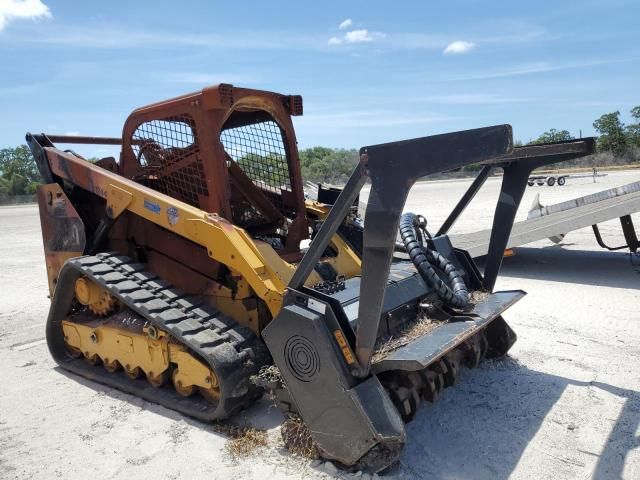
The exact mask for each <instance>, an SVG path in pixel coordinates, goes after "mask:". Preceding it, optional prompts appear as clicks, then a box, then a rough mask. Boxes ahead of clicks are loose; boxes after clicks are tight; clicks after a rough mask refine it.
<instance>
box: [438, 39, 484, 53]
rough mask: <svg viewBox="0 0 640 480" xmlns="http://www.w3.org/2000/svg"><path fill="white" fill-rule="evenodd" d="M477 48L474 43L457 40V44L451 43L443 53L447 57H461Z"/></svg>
mask: <svg viewBox="0 0 640 480" xmlns="http://www.w3.org/2000/svg"><path fill="white" fill-rule="evenodd" d="M475 46H476V44H475V43H473V42H465V41H464V40H456V41H455V42H452V43H450V44H449V45H447V47H446V48H445V49H444V51H443V52H442V53H444V54H445V55H459V54H462V53H467V52H470V51H471V50H473V48H474V47H475Z"/></svg>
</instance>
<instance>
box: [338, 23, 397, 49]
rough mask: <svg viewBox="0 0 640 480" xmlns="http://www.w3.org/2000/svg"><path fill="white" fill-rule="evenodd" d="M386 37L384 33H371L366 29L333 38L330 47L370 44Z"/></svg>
mask: <svg viewBox="0 0 640 480" xmlns="http://www.w3.org/2000/svg"><path fill="white" fill-rule="evenodd" d="M343 23H344V22H343ZM385 37H386V35H385V34H384V33H382V32H370V31H369V30H367V29H366V28H360V29H357V30H351V31H349V32H345V34H344V35H343V36H341V37H331V38H330V39H329V42H328V43H329V45H342V44H343V43H345V44H346V43H370V42H373V41H375V40H380V39H383V38H385Z"/></svg>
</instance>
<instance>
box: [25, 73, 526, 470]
mask: <svg viewBox="0 0 640 480" xmlns="http://www.w3.org/2000/svg"><path fill="white" fill-rule="evenodd" d="M301 114H302V99H301V97H300V96H284V95H279V94H275V93H271V92H266V91H258V90H251V89H244V88H236V87H233V86H232V85H228V84H221V85H218V86H214V87H209V88H205V89H203V90H202V91H200V92H197V93H194V94H190V95H185V96H182V97H178V98H174V99H171V100H168V101H165V102H161V103H156V104H153V105H150V106H147V107H144V108H140V109H137V110H135V111H134V112H133V113H131V115H130V116H129V117H128V119H127V120H126V123H125V124H124V129H123V133H122V138H121V139H120V138H105V137H70V136H54V135H46V134H27V137H26V138H27V142H28V144H29V146H30V148H31V151H32V152H33V155H34V158H35V160H36V162H37V164H38V167H39V170H40V173H41V175H42V178H43V184H42V185H40V186H39V187H38V202H39V209H40V217H41V223H42V234H43V240H44V251H45V260H46V268H47V274H48V280H49V289H50V294H51V309H50V313H49V317H48V320H47V325H46V333H47V342H48V346H49V350H50V352H51V354H52V356H53V357H54V358H55V360H56V361H57V362H58V363H59V365H60V366H61V367H62V368H64V369H67V370H69V371H71V372H73V373H75V374H77V375H80V376H82V377H85V378H88V379H91V380H95V381H97V382H101V383H103V384H106V385H109V386H111V387H114V388H117V389H120V390H123V391H125V392H129V393H131V394H133V395H138V396H140V397H142V398H144V399H146V400H148V401H151V402H157V403H159V404H161V405H164V406H166V407H168V408H171V409H174V410H177V411H179V412H182V413H183V414H185V415H189V416H191V417H195V418H198V419H201V420H204V421H213V420H220V419H224V418H227V417H229V416H231V415H233V414H235V413H236V412H238V411H239V410H241V409H243V408H245V407H247V406H248V405H250V404H251V403H252V402H254V401H255V400H256V399H257V398H259V397H260V396H261V395H262V394H263V391H264V387H265V386H266V387H267V388H268V389H269V390H270V393H272V394H273V396H274V398H275V399H276V401H277V403H278V405H279V406H280V407H281V408H282V409H283V411H284V412H285V414H286V415H298V416H299V417H300V418H301V419H302V421H304V423H305V424H306V425H307V427H308V428H309V431H310V432H311V435H312V438H313V441H314V443H315V445H316V448H317V450H318V452H319V453H320V454H321V455H322V456H323V457H324V458H327V459H331V460H335V461H337V462H339V463H340V464H342V465H344V466H346V467H354V468H361V469H366V470H369V471H375V472H377V471H381V470H383V469H385V468H386V467H388V466H389V465H391V464H393V463H394V462H396V461H397V460H398V458H399V455H400V452H401V449H402V447H403V444H404V442H405V430H404V422H407V421H409V420H411V418H412V417H413V415H414V414H415V412H416V410H417V408H418V406H419V404H420V402H421V400H428V401H434V400H435V399H436V397H437V396H438V393H439V392H440V391H441V389H442V388H444V387H448V386H451V385H453V384H454V383H455V382H456V377H457V375H458V371H459V369H460V368H462V367H465V366H466V367H474V366H476V365H478V362H480V360H482V359H483V358H495V357H499V356H501V355H504V354H505V353H506V352H507V351H508V350H509V348H510V347H511V346H512V344H513V343H514V341H515V340H516V335H515V334H514V332H513V331H512V330H511V329H510V328H509V326H508V325H507V324H506V323H505V321H504V320H503V318H502V313H503V312H504V311H505V310H506V309H507V308H508V307H510V306H511V305H512V304H513V303H514V302H516V301H517V300H519V299H520V298H521V297H522V296H523V295H524V292H522V291H519V290H518V291H502V292H493V287H494V284H495V281H496V277H497V275H498V270H499V267H500V262H501V260H502V252H503V251H504V248H505V245H506V242H507V239H508V237H509V232H510V228H511V225H512V222H513V218H514V215H515V210H516V209H517V207H518V204H519V202H520V199H521V197H522V192H523V191H524V188H525V186H526V178H527V176H528V174H526V173H522V172H520V173H518V172H519V171H518V170H517V169H516V170H514V172H515V173H514V175H515V176H510V175H509V174H508V172H510V171H511V170H509V168H510V167H511V166H513V165H514V164H515V163H517V162H515V163H514V162H511V160H510V159H511V158H512V156H513V153H512V132H511V127H510V126H508V125H500V126H493V127H488V128H480V129H476V130H468V131H462V132H456V133H449V134H443V135H435V136H430V137H424V138H417V139H413V140H406V141H400V142H395V143H387V144H382V145H374V146H369V147H364V148H362V149H361V150H360V162H359V164H358V165H357V166H356V168H355V170H354V172H353V174H352V175H351V177H350V179H349V180H348V182H347V183H346V185H345V186H344V188H343V189H341V190H336V189H330V188H329V189H327V188H323V187H322V186H320V188H319V191H318V199H317V200H305V196H304V192H303V182H302V178H301V173H300V164H299V159H298V153H297V147H296V137H295V133H294V129H293V124H292V116H296V115H301ZM73 143H76V144H111V145H120V146H121V153H120V158H119V161H116V160H115V159H114V158H103V159H101V160H98V161H96V162H95V163H92V162H89V161H87V160H86V159H85V158H84V157H82V156H81V155H80V154H78V153H76V152H74V151H73V150H62V149H61V148H58V147H56V144H73ZM500 159H502V160H500ZM481 162H485V163H491V162H494V163H495V164H496V165H498V164H499V165H501V166H503V168H505V176H504V179H503V186H502V193H501V195H500V199H499V202H498V204H497V207H496V212H495V219H494V229H493V232H492V236H491V245H490V247H489V254H488V255H487V264H486V268H485V270H484V274H481V272H480V271H479V269H478V268H477V267H476V264H475V263H474V261H473V259H472V258H471V257H470V256H469V255H468V254H467V253H466V252H465V251H463V250H459V249H456V248H455V246H454V245H452V244H451V242H450V241H449V238H448V237H447V235H440V236H431V235H430V233H429V230H428V228H427V221H426V219H425V218H424V217H421V216H419V215H414V214H412V213H405V214H403V208H404V203H405V200H406V198H407V195H408V192H409V189H410V188H411V186H412V185H413V183H414V182H415V181H416V180H417V179H419V178H421V177H424V176H427V175H430V174H434V173H437V172H443V171H448V170H453V169H458V168H461V167H464V166H465V165H470V164H474V163H481ZM496 162H498V163H496ZM499 162H502V163H499ZM512 177H513V178H512ZM367 180H368V181H370V183H371V185H370V195H369V199H368V202H367V206H366V212H365V217H364V222H363V221H362V219H361V218H360V216H359V214H358V212H357V208H356V207H355V206H356V205H357V204H358V195H359V192H360V190H361V189H362V188H363V186H364V185H365V182H366V181H367ZM516 180H518V181H516ZM270 366H271V367H270ZM273 366H275V368H277V370H278V371H279V376H278V378H277V379H276V380H275V381H271V382H270V383H269V384H268V385H266V384H265V382H261V381H260V378H261V377H260V371H261V369H263V368H264V367H269V368H274V367H273ZM256 379H257V380H256Z"/></svg>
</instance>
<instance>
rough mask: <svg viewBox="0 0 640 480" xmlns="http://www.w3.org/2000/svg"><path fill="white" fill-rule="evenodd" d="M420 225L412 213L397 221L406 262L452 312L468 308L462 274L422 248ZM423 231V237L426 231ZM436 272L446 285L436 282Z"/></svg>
mask: <svg viewBox="0 0 640 480" xmlns="http://www.w3.org/2000/svg"><path fill="white" fill-rule="evenodd" d="M421 223H422V222H421V220H420V217H418V216H417V215H416V214H414V213H405V214H403V215H402V217H400V236H401V237H402V242H403V243H404V246H405V248H406V250H407V253H408V254H409V258H411V261H412V262H413V264H414V265H415V267H416V269H417V270H418V273H419V274H420V276H421V277H422V279H423V280H424V281H425V282H426V283H427V285H428V286H429V287H431V288H432V289H433V290H434V291H435V292H436V294H437V295H438V298H440V300H442V301H443V302H444V303H445V304H447V305H449V306H450V307H453V308H465V307H468V306H469V299H470V296H469V291H468V290H467V286H466V285H465V283H464V279H463V278H462V274H461V273H460V272H459V271H458V269H457V268H456V267H455V265H454V264H453V263H452V262H451V261H450V260H449V259H448V258H446V257H444V256H443V255H441V254H439V253H438V252H437V251H435V250H431V249H430V248H429V247H428V246H426V244H425V243H424V242H423V241H422V240H423V238H422V234H421V233H420V231H419V228H420V225H421ZM424 231H425V233H426V228H425V230H424ZM436 269H437V270H440V271H441V272H443V273H444V274H445V276H446V277H447V278H448V284H447V282H445V281H444V280H442V278H440V276H439V275H438V273H437V272H436Z"/></svg>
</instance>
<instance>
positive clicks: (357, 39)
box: [344, 28, 373, 43]
mask: <svg viewBox="0 0 640 480" xmlns="http://www.w3.org/2000/svg"><path fill="white" fill-rule="evenodd" d="M344 41H345V42H347V43H363V42H373V37H372V36H371V34H370V33H369V30H367V29H365V28H362V29H360V30H351V31H350V32H347V33H345V34H344Z"/></svg>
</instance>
